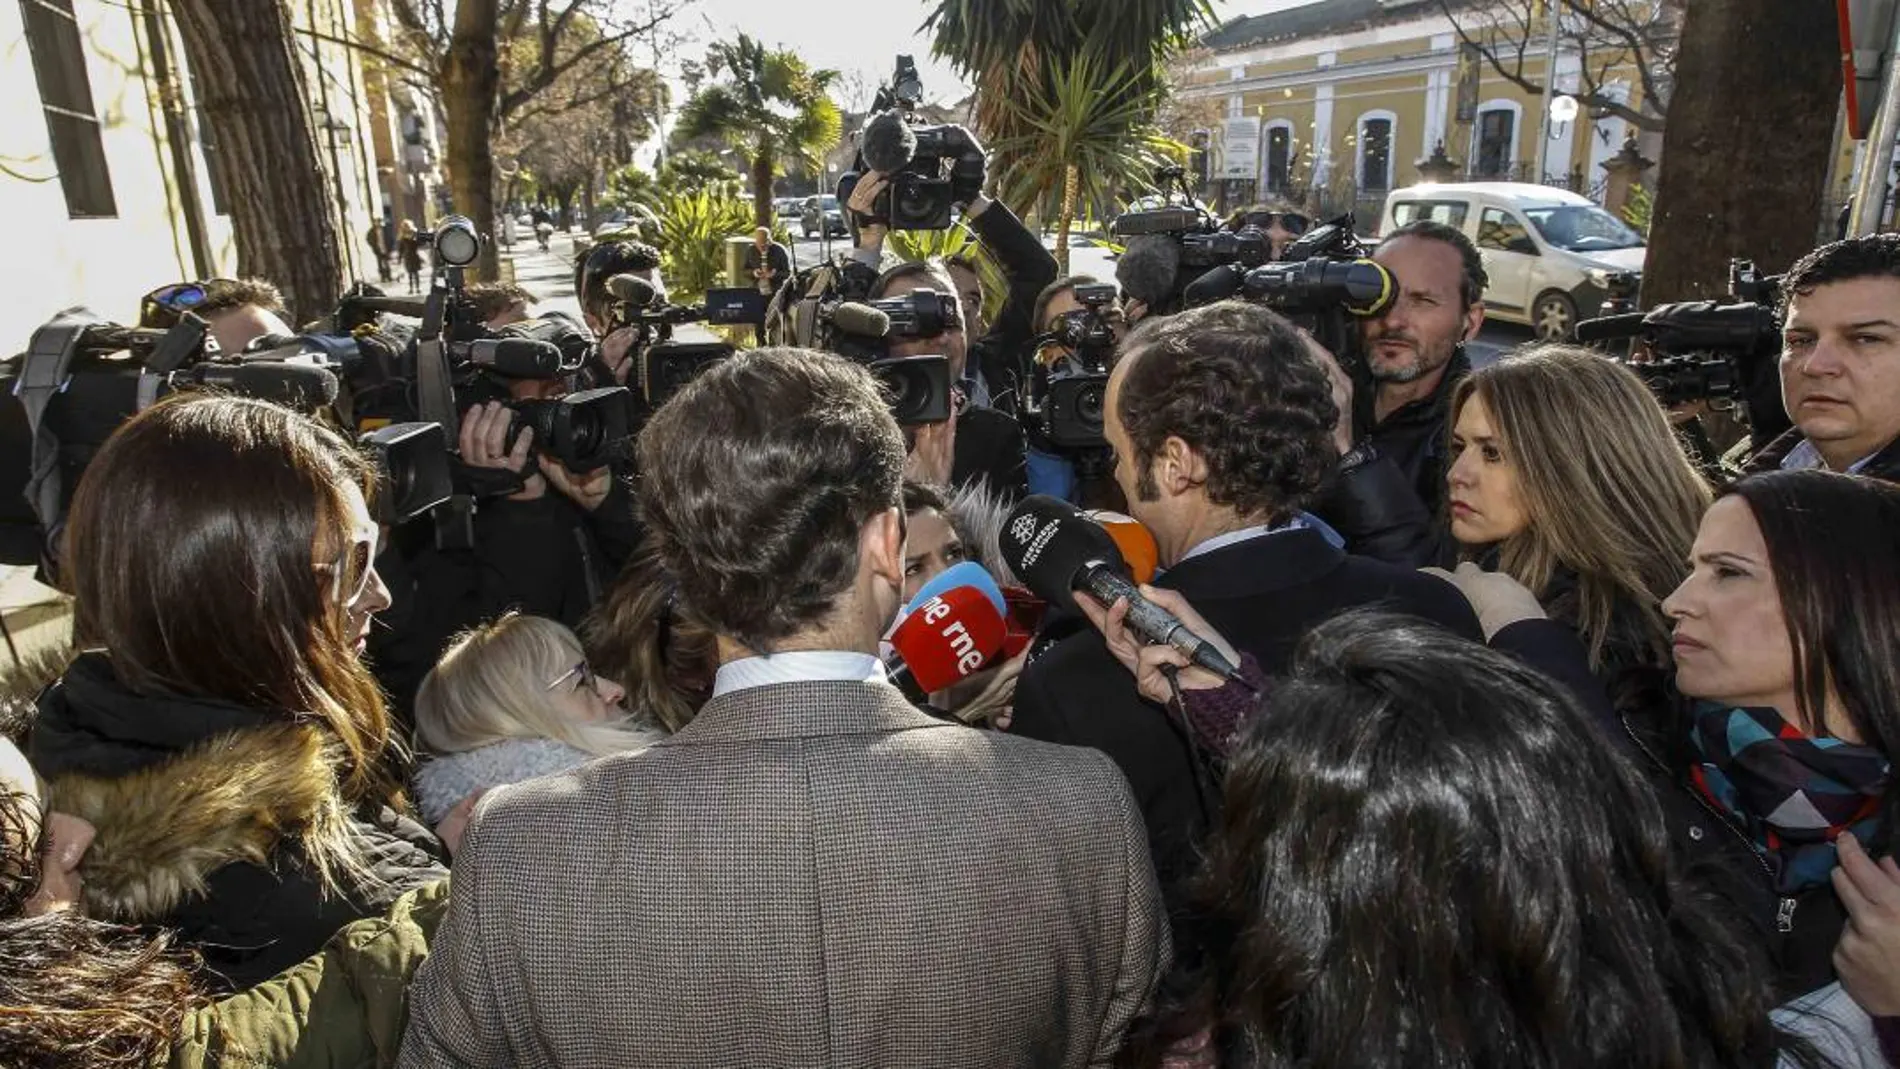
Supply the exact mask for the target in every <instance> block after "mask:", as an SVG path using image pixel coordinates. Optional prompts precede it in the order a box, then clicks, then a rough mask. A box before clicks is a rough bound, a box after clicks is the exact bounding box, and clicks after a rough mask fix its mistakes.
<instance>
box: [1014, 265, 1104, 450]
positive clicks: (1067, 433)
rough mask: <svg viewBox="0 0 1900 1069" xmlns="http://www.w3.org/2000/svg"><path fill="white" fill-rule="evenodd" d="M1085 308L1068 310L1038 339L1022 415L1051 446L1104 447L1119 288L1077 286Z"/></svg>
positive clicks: (1088, 285)
mask: <svg viewBox="0 0 1900 1069" xmlns="http://www.w3.org/2000/svg"><path fill="white" fill-rule="evenodd" d="M1073 293H1074V296H1075V301H1076V303H1077V304H1080V305H1081V306H1082V307H1081V308H1079V309H1077V310H1075V311H1073V312H1066V313H1064V314H1063V315H1062V317H1061V319H1060V320H1059V321H1058V322H1057V324H1056V327H1055V329H1053V330H1051V331H1049V332H1047V333H1045V334H1041V335H1038V336H1037V338H1036V359H1035V361H1034V362H1033V363H1032V365H1031V373H1030V377H1029V391H1028V397H1027V398H1026V399H1025V401H1024V405H1023V411H1024V414H1025V415H1026V416H1027V417H1028V418H1029V419H1030V420H1032V421H1033V423H1034V426H1035V428H1036V430H1037V431H1038V432H1040V434H1041V435H1042V437H1043V438H1044V439H1046V440H1047V441H1048V442H1049V443H1050V444H1051V445H1054V446H1055V447H1057V448H1058V449H1063V450H1077V451H1082V450H1101V449H1105V448H1107V446H1108V439H1107V438H1106V437H1104V436H1103V433H1102V416H1103V408H1104V401H1105V399H1106V398H1107V396H1108V365H1109V361H1110V360H1111V359H1112V358H1113V357H1114V354H1115V327H1114V322H1113V321H1112V320H1111V319H1110V318H1109V314H1108V312H1109V310H1110V309H1112V308H1114V307H1115V296H1116V293H1115V287H1114V285H1112V284H1109V283H1101V284H1084V285H1080V286H1077V287H1075V289H1074V291H1073Z"/></svg>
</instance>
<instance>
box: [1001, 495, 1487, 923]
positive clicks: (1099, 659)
mask: <svg viewBox="0 0 1900 1069" xmlns="http://www.w3.org/2000/svg"><path fill="white" fill-rule="evenodd" d="M1155 585H1156V586H1160V587H1166V588H1168V589H1172V590H1178V591H1180V592H1181V593H1182V594H1183V595H1185V596H1186V597H1187V599H1188V600H1189V601H1190V602H1192V603H1193V605H1194V608H1195V609H1196V610H1198V611H1199V612H1200V613H1201V615H1203V616H1205V617H1207V621H1208V623H1210V624H1212V625H1213V626H1214V628H1215V629H1216V630H1218V631H1220V633H1221V634H1222V635H1225V636H1226V637H1227V640H1228V641H1229V642H1231V643H1233V645H1234V647H1235V648H1236V649H1238V650H1240V651H1242V652H1244V653H1251V654H1253V655H1254V659H1255V660H1257V661H1259V662H1260V667H1261V669H1262V670H1263V671H1264V672H1266V674H1268V675H1270V676H1271V675H1277V674H1280V673H1282V672H1284V671H1285V670H1286V668H1287V666H1288V664H1289V663H1290V662H1291V661H1292V658H1293V651H1294V648H1295V647H1296V646H1297V645H1299V642H1300V639H1302V638H1303V637H1305V635H1306V633H1307V632H1308V631H1310V630H1312V629H1313V627H1314V626H1315V625H1317V624H1319V623H1321V622H1323V621H1325V620H1327V619H1328V618H1330V617H1332V616H1334V615H1337V614H1338V613H1340V612H1343V611H1345V610H1347V609H1353V608H1362V607H1368V606H1376V607H1378V608H1382V609H1387V610H1391V611H1394V612H1400V613H1407V614H1410V615H1413V616H1420V617H1423V618H1425V619H1427V620H1431V621H1434V622H1436V623H1439V624H1442V625H1444V626H1445V627H1447V628H1449V629H1451V630H1452V631H1454V632H1456V633H1457V634H1459V635H1462V636H1464V637H1467V638H1470V639H1473V640H1475V641H1479V642H1482V641H1483V640H1484V635H1483V632H1481V631H1480V630H1479V628H1478V620H1477V617H1476V616H1474V615H1473V614H1472V612H1471V607H1470V605H1469V604H1467V603H1466V602H1465V599H1464V596H1463V595H1461V594H1460V593H1458V591H1457V589H1456V588H1454V587H1453V586H1452V585H1451V584H1449V583H1446V582H1444V581H1443V580H1440V579H1437V578H1434V577H1432V576H1429V575H1421V574H1419V573H1417V572H1415V571H1410V570H1407V569H1402V568H1396V567H1393V566H1391V565H1388V564H1381V563H1379V562H1378V561H1372V560H1367V559H1365V558H1363V557H1350V556H1347V555H1346V554H1345V553H1343V552H1341V551H1340V550H1338V549H1335V548H1334V547H1333V546H1332V545H1331V544H1330V543H1328V542H1327V541H1326V539H1325V538H1324V537H1322V536H1321V535H1320V534H1319V533H1318V532H1317V531H1310V530H1302V531H1288V532H1283V533H1280V534H1273V535H1267V536H1264V537H1261V538H1253V539H1249V540H1247V541H1245V542H1240V543H1237V544H1235V545H1231V546H1226V547H1224V548H1222V549H1218V550H1215V551H1214V552H1212V553H1208V554H1206V555H1204V556H1199V557H1193V558H1191V559H1189V560H1186V561H1183V562H1181V563H1180V564H1178V565H1176V566H1175V567H1173V568H1170V569H1168V570H1167V571H1166V572H1164V573H1162V574H1161V575H1160V576H1159V577H1157V578H1156V579H1155ZM1014 718H1015V720H1014V723H1012V724H1011V725H1010V733H1011V734H1014V735H1025V736H1028V737H1029V738H1032V739H1045V740H1047V741H1049V742H1060V743H1067V744H1069V745H1074V746H1092V747H1094V748H1095V749H1098V750H1101V751H1102V752H1103V753H1106V754H1108V755H1109V756H1110V757H1112V758H1114V759H1115V763H1116V764H1118V765H1120V766H1121V769H1122V772H1124V773H1125V774H1126V775H1127V776H1128V783H1129V785H1130V786H1131V787H1133V788H1134V791H1135V800H1136V801H1137V802H1138V803H1139V804H1140V806H1141V811H1142V814H1143V816H1144V817H1145V818H1146V820H1147V823H1148V840H1149V845H1150V847H1151V848H1152V849H1153V850H1154V858H1155V870H1156V872H1157V873H1158V874H1159V876H1160V878H1161V883H1162V891H1163V894H1164V895H1167V896H1169V899H1170V901H1173V900H1174V894H1175V890H1176V889H1175V887H1174V884H1175V883H1177V882H1178V881H1179V880H1180V879H1181V878H1183V877H1185V876H1188V875H1190V874H1191V873H1192V872H1193V869H1194V867H1195V865H1196V864H1197V863H1198V860H1199V858H1198V856H1197V853H1196V850H1195V846H1196V844H1197V842H1198V841H1199V838H1200V834H1201V831H1202V829H1203V828H1204V827H1205V826H1206V822H1207V820H1208V819H1210V818H1211V816H1212V814H1211V813H1206V812H1204V808H1205V807H1204V805H1203V800H1202V797H1201V794H1202V792H1201V791H1200V789H1199V787H1198V785H1197V781H1196V778H1195V773H1194V766H1193V765H1192V763H1191V759H1190V754H1189V751H1188V748H1187V746H1186V744H1185V743H1184V742H1183V741H1182V736H1181V735H1180V734H1179V733H1178V732H1177V731H1176V730H1175V727H1174V724H1173V722H1172V720H1171V715H1170V714H1169V713H1168V712H1167V711H1166V710H1164V709H1162V708H1161V707H1160V706H1157V705H1155V704H1153V703H1152V702H1149V701H1148V700H1146V699H1144V698H1143V697H1142V696H1141V694H1140V692H1139V691H1137V690H1136V689H1135V681H1134V678H1133V677H1132V676H1130V675H1129V674H1128V672H1127V670H1126V669H1124V668H1123V667H1122V666H1121V665H1120V664H1119V663H1117V662H1116V661H1115V659H1114V657H1113V656H1112V655H1111V654H1110V653H1109V652H1108V647H1107V646H1106V645H1105V644H1104V643H1103V641H1102V636H1101V634H1100V633H1099V632H1097V631H1095V630H1094V629H1089V630H1087V631H1083V632H1081V633H1079V634H1076V635H1074V636H1071V637H1070V638H1067V639H1065V640H1063V641H1062V642H1061V643H1058V644H1057V645H1056V646H1055V648H1053V649H1051V650H1050V651H1049V652H1048V653H1046V654H1044V655H1043V657H1042V658H1041V659H1040V660H1038V661H1036V662H1035V663H1033V664H1031V665H1030V666H1029V667H1028V668H1026V669H1024V671H1023V675H1022V679H1021V680H1020V681H1019V682H1018V684H1017V686H1016V705H1015V711H1014Z"/></svg>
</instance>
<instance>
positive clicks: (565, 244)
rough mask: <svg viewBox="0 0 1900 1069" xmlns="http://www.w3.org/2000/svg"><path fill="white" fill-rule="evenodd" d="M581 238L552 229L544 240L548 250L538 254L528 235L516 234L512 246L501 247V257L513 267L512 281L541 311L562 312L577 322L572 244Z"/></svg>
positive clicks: (580, 235) (581, 235)
mask: <svg viewBox="0 0 1900 1069" xmlns="http://www.w3.org/2000/svg"><path fill="white" fill-rule="evenodd" d="M584 236H585V235H583V234H582V233H581V232H580V231H578V230H576V231H574V232H573V233H572V234H567V233H563V232H561V231H559V230H556V231H555V232H554V236H553V237H552V238H551V239H549V241H548V251H547V252H542V251H541V246H540V245H538V244H536V243H535V240H534V235H533V234H532V233H517V234H516V237H517V239H518V240H516V242H515V243H514V244H513V245H512V246H510V245H503V246H502V247H501V258H502V260H503V261H504V262H506V263H510V264H512V265H513V267H514V274H515V282H516V283H517V284H518V285H521V286H525V287H527V290H528V292H529V293H532V294H534V295H535V297H536V298H537V299H538V300H539V302H540V304H539V307H540V308H541V310H543V311H550V312H565V313H567V314H568V315H571V316H573V317H574V318H576V319H579V318H580V315H581V303H580V301H579V300H578V299H577V298H576V297H575V295H574V243H575V241H576V240H577V239H579V238H582V237H584Z"/></svg>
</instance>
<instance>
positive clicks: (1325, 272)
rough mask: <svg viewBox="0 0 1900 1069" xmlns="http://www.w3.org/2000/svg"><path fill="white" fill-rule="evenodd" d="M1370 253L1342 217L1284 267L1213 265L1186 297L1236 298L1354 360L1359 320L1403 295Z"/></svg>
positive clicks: (1309, 237) (1293, 251)
mask: <svg viewBox="0 0 1900 1069" xmlns="http://www.w3.org/2000/svg"><path fill="white" fill-rule="evenodd" d="M1367 252H1368V250H1367V249H1366V248H1365V246H1364V245H1363V244H1362V243H1361V242H1360V241H1359V239H1358V237H1357V236H1356V235H1355V234H1354V233H1353V219H1352V216H1350V215H1344V216H1341V217H1339V218H1338V219H1334V220H1333V221H1331V222H1329V223H1326V224H1325V225H1323V226H1317V227H1314V228H1313V229H1312V230H1311V231H1309V232H1308V233H1307V234H1306V235H1305V236H1304V237H1302V238H1300V239H1299V240H1298V241H1295V242H1293V243H1292V244H1290V245H1288V246H1287V247H1286V251H1285V254H1284V257H1283V258H1282V260H1281V261H1280V262H1277V263H1267V264H1261V265H1259V266H1257V267H1248V266H1247V265H1246V264H1244V263H1228V264H1222V265H1220V266H1218V267H1215V268H1214V269H1212V270H1210V271H1208V272H1207V273H1206V274H1203V275H1202V276H1201V277H1199V278H1197V279H1195V280H1194V281H1193V282H1192V283H1190V284H1189V285H1188V287H1187V289H1186V290H1185V291H1183V293H1182V300H1183V301H1184V303H1186V304H1187V306H1189V307H1196V306H1199V305H1203V304H1212V303H1213V302H1215V301H1222V300H1226V299H1228V298H1230V297H1240V298H1242V299H1245V300H1249V301H1254V302H1257V303H1259V304H1263V305H1265V306H1267V307H1268V308H1271V309H1273V310H1274V311H1276V312H1279V313H1280V314H1281V315H1283V316H1286V317H1287V318H1288V319H1291V320H1292V321H1293V322H1295V323H1297V324H1298V325H1299V326H1300V327H1302V328H1303V329H1305V330H1306V332H1307V333H1309V334H1311V335H1312V336H1313V338H1314V340H1315V341H1318V342H1319V343H1320V345H1322V346H1324V347H1325V348H1326V350H1327V351H1328V352H1330V353H1332V354H1334V355H1335V356H1336V357H1338V358H1340V359H1341V360H1347V359H1352V358H1353V356H1354V354H1356V353H1357V351H1358V348H1359V344H1360V341H1359V338H1360V334H1359V330H1358V327H1357V326H1356V325H1355V324H1356V321H1357V320H1362V319H1371V318H1375V317H1377V316H1380V315H1384V314H1385V310H1386V309H1388V308H1390V307H1392V302H1393V300H1394V299H1395V298H1396V297H1397V295H1398V283H1397V282H1396V281H1394V279H1393V278H1392V273H1391V272H1390V271H1388V270H1386V268H1385V266H1384V265H1383V264H1380V263H1379V262H1378V261H1376V260H1373V259H1371V258H1370V257H1369V256H1368V255H1367Z"/></svg>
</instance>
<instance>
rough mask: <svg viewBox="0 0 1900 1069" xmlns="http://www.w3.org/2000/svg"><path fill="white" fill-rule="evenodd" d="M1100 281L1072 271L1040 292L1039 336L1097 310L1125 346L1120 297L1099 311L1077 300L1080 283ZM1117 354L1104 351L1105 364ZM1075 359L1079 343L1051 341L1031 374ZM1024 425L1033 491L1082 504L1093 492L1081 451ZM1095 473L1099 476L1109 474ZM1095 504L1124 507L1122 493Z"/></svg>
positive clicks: (1033, 359)
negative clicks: (1079, 467) (1083, 474)
mask: <svg viewBox="0 0 1900 1069" xmlns="http://www.w3.org/2000/svg"><path fill="white" fill-rule="evenodd" d="M1098 285H1100V283H1098V282H1097V281H1096V279H1095V278H1094V277H1093V276H1091V275H1070V276H1068V277H1066V278H1059V279H1056V280H1055V281H1054V282H1051V283H1050V284H1049V285H1048V286H1046V287H1045V288H1044V289H1043V291H1042V292H1041V293H1039V294H1037V295H1036V308H1035V319H1034V322H1035V323H1036V329H1037V330H1038V331H1039V332H1040V333H1039V334H1038V337H1042V336H1053V335H1059V334H1061V333H1062V331H1063V327H1064V325H1065V324H1066V323H1067V322H1069V321H1070V320H1072V319H1079V320H1082V321H1083V322H1086V320H1087V319H1088V318H1089V316H1090V315H1091V312H1095V314H1099V316H1100V317H1101V319H1102V320H1103V321H1104V322H1105V323H1107V324H1108V326H1109V327H1110V328H1111V329H1112V331H1113V336H1114V344H1115V345H1119V344H1120V343H1121V338H1122V335H1123V334H1124V333H1126V320H1125V319H1124V318H1123V314H1122V309H1121V305H1120V302H1119V301H1110V302H1108V303H1107V304H1105V305H1102V306H1100V307H1099V311H1096V310H1095V309H1093V308H1092V307H1091V306H1090V305H1086V304H1083V303H1082V302H1081V301H1079V300H1077V299H1076V288H1077V287H1078V286H1098ZM1111 356H1112V350H1111V352H1110V353H1108V354H1100V357H1101V358H1100V365H1101V366H1102V367H1103V368H1106V367H1107V366H1108V363H1109V359H1110V357H1111ZM1075 358H1076V352H1075V350H1074V349H1073V348H1071V347H1069V346H1067V345H1063V344H1061V343H1059V342H1053V341H1052V342H1049V343H1045V344H1044V345H1042V346H1041V347H1040V348H1038V349H1037V350H1036V351H1035V352H1033V353H1031V355H1030V361H1031V365H1032V366H1031V375H1032V376H1033V375H1034V373H1035V365H1043V366H1053V365H1055V364H1057V363H1060V362H1064V361H1072V360H1074V359H1075ZM1024 430H1025V432H1026V433H1027V434H1028V436H1029V440H1030V447H1029V492H1030V493H1032V494H1048V495H1049V496H1050V497H1058V498H1061V499H1062V500H1064V501H1068V502H1071V503H1081V502H1082V499H1083V497H1084V495H1085V493H1088V492H1089V491H1088V490H1087V489H1085V488H1084V486H1083V485H1082V484H1083V479H1082V478H1081V475H1080V473H1079V472H1078V471H1077V465H1076V458H1075V456H1074V455H1072V454H1071V453H1069V452H1067V451H1065V450H1063V449H1062V448H1060V447H1059V446H1057V445H1056V444H1055V443H1054V442H1051V441H1049V440H1048V437H1047V435H1046V434H1044V433H1042V431H1041V430H1040V429H1039V428H1038V427H1036V426H1033V425H1029V424H1027V423H1026V424H1025V427H1024ZM1102 449H1104V450H1105V449H1107V444H1106V443H1103V445H1102ZM1093 474H1095V475H1096V476H1097V477H1098V478H1099V476H1100V474H1103V473H1093ZM1093 490H1094V491H1096V492H1103V491H1107V490H1108V488H1107V487H1094V488H1093ZM1091 496H1093V495H1092V494H1091ZM1089 504H1091V505H1092V506H1099V507H1102V508H1114V509H1117V510H1119V509H1121V508H1122V507H1123V504H1122V503H1121V502H1120V500H1119V498H1118V497H1110V498H1109V499H1108V500H1103V501H1091V502H1090V503H1089Z"/></svg>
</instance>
